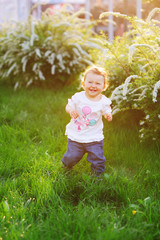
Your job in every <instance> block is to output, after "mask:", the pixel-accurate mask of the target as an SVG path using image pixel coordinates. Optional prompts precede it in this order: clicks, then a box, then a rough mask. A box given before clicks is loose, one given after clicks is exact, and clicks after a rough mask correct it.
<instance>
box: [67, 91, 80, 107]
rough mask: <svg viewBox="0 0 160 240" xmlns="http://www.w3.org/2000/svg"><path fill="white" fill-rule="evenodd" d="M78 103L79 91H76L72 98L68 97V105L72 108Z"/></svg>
mask: <svg viewBox="0 0 160 240" xmlns="http://www.w3.org/2000/svg"><path fill="white" fill-rule="evenodd" d="M77 103H78V96H77V93H75V94H74V95H73V96H72V97H71V98H70V99H68V105H69V106H70V107H71V108H73V109H75V108H76V104H77Z"/></svg>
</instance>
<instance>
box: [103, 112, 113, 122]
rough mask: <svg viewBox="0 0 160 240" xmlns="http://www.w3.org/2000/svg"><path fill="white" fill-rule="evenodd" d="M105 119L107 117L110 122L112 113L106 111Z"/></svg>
mask: <svg viewBox="0 0 160 240" xmlns="http://www.w3.org/2000/svg"><path fill="white" fill-rule="evenodd" d="M104 117H105V119H107V121H108V122H111V121H112V114H111V113H106V114H105V115H104Z"/></svg>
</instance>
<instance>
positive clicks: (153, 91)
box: [95, 8, 160, 140]
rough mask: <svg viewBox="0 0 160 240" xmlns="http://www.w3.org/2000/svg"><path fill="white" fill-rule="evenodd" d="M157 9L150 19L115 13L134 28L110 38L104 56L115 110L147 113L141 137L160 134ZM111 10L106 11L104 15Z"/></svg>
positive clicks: (159, 69)
mask: <svg viewBox="0 0 160 240" xmlns="http://www.w3.org/2000/svg"><path fill="white" fill-rule="evenodd" d="M156 12H160V9H158V8H156V9H154V10H152V12H151V13H150V14H149V16H148V17H147V19H146V20H142V19H137V18H136V17H128V16H126V15H121V14H119V13H113V15H115V16H117V17H123V18H125V19H126V20H128V21H129V23H130V25H129V27H130V30H129V32H127V33H125V34H124V36H123V37H121V38H120V37H117V38H116V39H115V40H114V41H113V43H112V44H111V43H108V42H106V44H105V47H106V55H105V56H103V58H102V59H103V62H104V65H105V67H106V69H107V70H108V71H109V76H110V88H109V92H110V93H111V92H112V95H111V99H112V102H113V105H114V107H113V114H116V113H118V112H122V111H126V110H139V111H140V112H143V113H144V118H141V119H140V122H139V123H140V138H141V140H144V139H146V138H151V139H152V140H158V139H159V137H160V127H159V121H160V105H159V100H160V38H159V36H160V27H159V24H160V22H159V21H157V20H156V21H155V20H153V19H152V17H153V15H154V14H155V13H156ZM109 14H110V13H103V14H101V18H105V17H108V15H109ZM102 59H101V61H102ZM95 60H96V59H95ZM140 116H141V117H142V116H143V114H140ZM128 121H130V119H128Z"/></svg>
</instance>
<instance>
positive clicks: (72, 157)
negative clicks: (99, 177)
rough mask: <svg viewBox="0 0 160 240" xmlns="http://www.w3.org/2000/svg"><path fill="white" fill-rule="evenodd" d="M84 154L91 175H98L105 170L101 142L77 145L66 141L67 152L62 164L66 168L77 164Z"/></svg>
mask: <svg viewBox="0 0 160 240" xmlns="http://www.w3.org/2000/svg"><path fill="white" fill-rule="evenodd" d="M85 153H88V155H87V161H88V162H90V163H91V170H92V172H93V173H96V174H100V173H102V172H104V169H105V161H106V159H105V156H104V154H103V140H101V141H98V142H91V143H79V142H75V141H72V140H71V139H68V144H67V151H66V153H65V154H64V156H63V158H62V163H63V164H64V165H65V166H66V167H67V168H72V167H73V166H74V165H75V164H77V163H78V162H79V161H80V160H81V159H82V157H83V155H84V154H85Z"/></svg>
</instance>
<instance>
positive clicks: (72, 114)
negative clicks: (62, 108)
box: [66, 104, 79, 118]
mask: <svg viewBox="0 0 160 240" xmlns="http://www.w3.org/2000/svg"><path fill="white" fill-rule="evenodd" d="M66 112H67V113H69V115H70V117H71V118H77V117H78V116H79V114H78V112H77V111H76V110H74V109H73V108H71V106H69V105H68V104H67V105H66Z"/></svg>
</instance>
